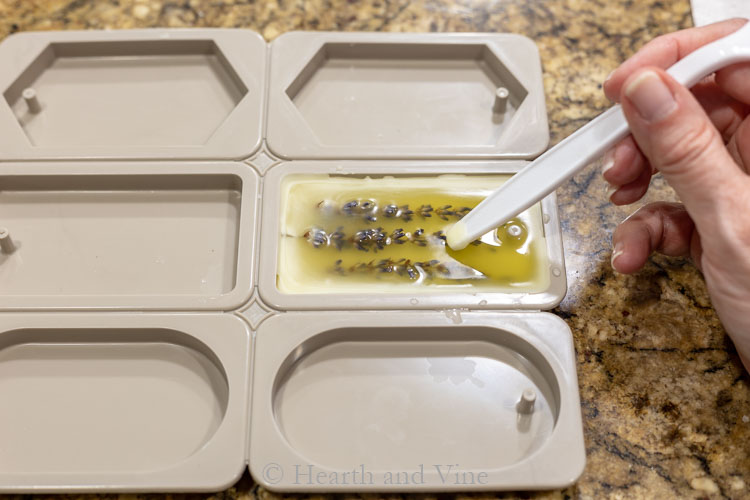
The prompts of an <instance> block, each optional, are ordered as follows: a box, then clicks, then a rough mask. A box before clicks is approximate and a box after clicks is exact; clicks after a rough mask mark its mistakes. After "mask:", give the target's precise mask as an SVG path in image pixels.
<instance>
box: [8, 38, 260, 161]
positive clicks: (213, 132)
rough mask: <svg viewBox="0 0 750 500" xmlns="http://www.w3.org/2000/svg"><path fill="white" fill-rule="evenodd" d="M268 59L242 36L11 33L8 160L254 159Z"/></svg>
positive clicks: (253, 40)
mask: <svg viewBox="0 0 750 500" xmlns="http://www.w3.org/2000/svg"><path fill="white" fill-rule="evenodd" d="M6 45H10V47H9V48H8V47H5V46H6ZM4 48H5V49H8V50H3V49H4ZM9 51H14V52H15V54H13V55H12V56H11V55H10V54H8V52H9ZM19 54H20V56H21V57H19ZM248 55H249V57H250V58H251V60H252V65H248V63H247V60H248ZM6 59H12V60H6ZM264 61H265V44H264V42H263V41H262V39H259V37H258V35H256V34H254V33H252V32H246V31H240V30H237V31H232V30H222V31H216V30H195V31H190V32H187V31H171V30H159V31H158V32H157V31H136V32H130V31H126V32H117V31H115V32H107V33H102V32H99V33H96V34H90V33H86V34H85V35H82V34H80V33H75V32H73V33H54V34H49V33H31V34H22V35H19V36H18V38H17V36H12V37H10V38H9V39H8V40H7V41H6V42H4V44H3V46H2V47H0V65H2V66H3V68H4V71H8V75H9V76H8V78H12V80H8V79H7V78H6V79H5V81H3V79H0V90H2V91H3V98H4V99H3V101H4V102H3V103H4V104H5V105H7V108H5V110H6V111H7V112H8V113H2V115H1V116H2V117H1V119H0V128H2V130H3V132H4V135H5V136H6V137H9V138H14V139H15V140H10V141H8V146H7V147H8V148H9V149H10V151H7V152H6V154H7V155H9V156H11V157H13V156H15V155H18V157H19V158H21V157H22V158H29V157H68V156H70V155H77V156H79V157H81V156H94V157H126V158H129V157H160V156H166V157H169V158H179V157H185V158H194V157H197V158H200V157H202V156H203V155H206V153H208V154H207V155H206V156H208V157H214V158H242V157H246V156H249V155H250V154H251V153H252V152H253V151H254V150H255V149H257V147H258V145H259V143H260V135H261V134H260V121H261V115H262V112H261V110H262V109H263V106H262V92H261V91H262V85H263V73H264V66H265V62H264ZM13 63H15V64H13ZM8 66H13V67H11V68H8ZM14 70H15V74H14ZM126 151H127V152H126ZM167 152H169V153H168V154H165V153H167Z"/></svg>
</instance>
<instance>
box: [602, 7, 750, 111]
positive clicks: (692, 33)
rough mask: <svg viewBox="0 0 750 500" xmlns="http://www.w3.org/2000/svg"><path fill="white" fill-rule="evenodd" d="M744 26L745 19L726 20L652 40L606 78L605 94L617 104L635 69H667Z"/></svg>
mask: <svg viewBox="0 0 750 500" xmlns="http://www.w3.org/2000/svg"><path fill="white" fill-rule="evenodd" d="M746 22H747V19H740V18H737V19H729V20H727V21H721V22H718V23H714V24H708V25H706V26H701V27H699V28H688V29H685V30H681V31H675V32H674V33H669V34H667V35H662V36H659V37H656V38H654V39H653V40H651V41H650V42H648V43H647V44H646V45H644V46H643V47H641V49H640V50H638V52H636V53H635V54H634V55H633V56H632V57H630V58H629V59H628V60H627V61H625V62H624V63H622V64H621V65H620V66H619V67H618V68H617V69H616V70H614V71H613V72H612V74H611V75H609V77H608V78H607V80H606V81H605V82H604V94H605V95H606V96H607V97H608V98H609V99H610V100H612V101H619V100H620V91H621V89H622V84H623V83H625V79H626V78H627V77H628V76H629V75H631V74H632V73H633V72H634V71H635V70H637V69H638V68H642V67H644V66H657V67H659V68H662V69H667V68H669V67H670V66H672V65H673V64H674V63H676V62H677V61H679V60H680V59H682V58H683V57H685V56H686V55H688V54H689V53H691V52H693V51H694V50H696V49H698V48H700V47H702V46H704V45H706V44H708V43H711V42H713V41H714V40H718V39H719V38H722V37H725V36H727V35H728V34H730V33H733V32H735V31H737V30H738V29H740V28H741V27H742V26H743V25H744V24H745V23H746Z"/></svg>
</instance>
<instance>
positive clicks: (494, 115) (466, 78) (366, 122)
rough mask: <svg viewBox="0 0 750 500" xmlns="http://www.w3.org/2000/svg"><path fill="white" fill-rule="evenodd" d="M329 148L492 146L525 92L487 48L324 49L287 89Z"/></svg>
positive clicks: (353, 46)
mask: <svg viewBox="0 0 750 500" xmlns="http://www.w3.org/2000/svg"><path fill="white" fill-rule="evenodd" d="M286 92H287V95H288V96H289V98H290V99H291V100H292V101H293V102H294V104H295V105H296V107H297V108H298V109H299V112H300V113H301V114H302V116H303V117H304V119H305V120H306V122H307V124H308V125H309V127H310V129H311V130H312V132H313V133H314V134H315V135H316V136H317V138H318V139H319V140H320V142H321V143H322V144H324V145H329V146H376V145H377V146H384V145H385V146H491V145H495V144H497V143H498V141H499V139H500V136H501V134H502V133H503V131H504V130H505V127H506V126H507V124H508V123H509V122H510V119H511V117H512V116H513V114H514V113H515V111H516V110H517V109H518V107H519V105H520V103H521V101H523V99H524V98H525V97H526V94H527V90H526V89H525V88H524V87H523V86H522V85H521V83H520V82H519V81H518V80H517V79H516V78H515V77H514V76H513V74H512V73H511V72H510V71H509V70H508V68H507V67H506V66H505V65H504V64H503V63H502V62H501V61H500V60H499V59H498V58H497V56H496V55H495V54H494V53H493V52H492V51H491V50H490V49H489V48H488V47H487V46H486V45H483V44H418V43H410V44H395V43H394V44H388V43H326V44H325V45H323V47H322V48H321V49H320V50H319V51H318V52H317V53H316V55H315V56H314V57H313V58H312V60H311V61H310V62H309V63H308V64H307V65H306V66H305V68H304V69H303V70H302V71H301V72H300V74H299V75H298V76H297V78H296V79H295V80H294V81H293V82H292V84H291V85H290V86H289V87H288V88H287V91H286Z"/></svg>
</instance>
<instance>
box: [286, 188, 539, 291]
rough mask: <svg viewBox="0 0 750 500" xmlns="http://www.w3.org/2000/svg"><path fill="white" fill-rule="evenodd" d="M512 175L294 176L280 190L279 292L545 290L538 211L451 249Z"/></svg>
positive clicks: (537, 207) (528, 213)
mask: <svg viewBox="0 0 750 500" xmlns="http://www.w3.org/2000/svg"><path fill="white" fill-rule="evenodd" d="M507 179H508V176H506V175H495V176H486V175H482V176H472V175H465V176H459V175H450V176H434V177H398V178H393V177H384V178H375V179H374V178H351V177H332V176H326V175H317V176H310V175H293V176H289V177H287V178H286V179H285V181H284V183H283V185H282V207H281V208H282V210H281V235H280V244H279V266H278V269H277V284H278V287H279V290H280V291H282V292H285V293H320V292H328V293H336V292H353V291H356V292H394V293H397V292H399V291H402V292H405V293H409V292H410V291H413V290H414V287H420V288H423V289H424V291H432V290H434V291H446V290H447V289H457V290H459V289H460V290H462V291H464V290H466V291H471V289H477V291H480V290H481V291H488V290H493V291H509V292H510V291H515V292H519V291H523V292H534V291H542V290H544V289H546V288H547V287H548V285H549V274H548V272H549V271H548V267H549V266H548V260H547V253H546V245H545V242H544V232H543V229H542V221H541V210H540V209H539V206H538V205H535V206H534V207H532V208H530V209H529V210H527V211H525V212H524V213H522V214H520V215H519V216H518V217H516V218H515V219H513V220H511V221H509V222H508V223H506V224H505V225H504V226H503V227H501V228H499V229H498V230H496V231H492V232H490V233H488V234H486V235H484V236H483V237H482V238H481V239H480V240H479V241H477V242H475V243H474V244H471V245H469V246H468V247H466V248H465V249H463V250H459V251H454V250H452V249H450V248H449V247H448V246H447V245H446V244H445V240H444V236H443V235H444V232H445V231H446V230H447V228H448V227H450V226H451V225H452V224H453V223H455V222H456V221H458V220H460V218H461V216H462V215H463V214H465V213H467V212H468V210H470V209H471V208H473V207H475V206H476V205H477V204H478V203H479V202H480V201H482V199H484V198H485V197H486V196H487V195H489V194H490V193H491V192H492V191H494V190H495V189H496V188H497V187H499V186H500V185H501V184H502V183H503V182H504V181H505V180H507ZM430 209H431V210H430ZM409 212H413V213H411V214H410V213H409ZM428 215H429V216H428Z"/></svg>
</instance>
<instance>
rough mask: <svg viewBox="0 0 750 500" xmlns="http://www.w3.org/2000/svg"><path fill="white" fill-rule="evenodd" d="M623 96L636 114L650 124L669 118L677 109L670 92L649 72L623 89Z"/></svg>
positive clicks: (658, 78)
mask: <svg viewBox="0 0 750 500" xmlns="http://www.w3.org/2000/svg"><path fill="white" fill-rule="evenodd" d="M625 96H626V97H627V98H628V99H629V100H630V102H632V103H633V105H634V106H635V109H637V110H638V113H639V114H640V115H641V116H642V117H643V118H644V119H645V120H646V121H650V122H654V121H659V120H662V119H664V118H666V117H667V116H669V115H670V114H671V113H672V111H674V110H675V109H676V108H677V101H675V99H674V96H673V95H672V92H670V91H669V88H668V87H667V86H666V84H665V83H664V81H662V79H661V78H660V77H659V75H657V74H656V73H654V72H653V71H651V70H646V71H644V72H643V73H641V74H640V75H638V77H637V78H636V79H635V80H633V81H632V82H630V83H629V84H628V85H627V87H625Z"/></svg>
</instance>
